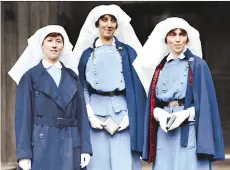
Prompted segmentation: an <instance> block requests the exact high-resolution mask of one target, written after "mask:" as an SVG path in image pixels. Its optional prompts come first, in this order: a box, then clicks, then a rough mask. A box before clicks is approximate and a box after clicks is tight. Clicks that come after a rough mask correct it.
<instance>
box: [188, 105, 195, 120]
mask: <svg viewBox="0 0 230 170" xmlns="http://www.w3.org/2000/svg"><path fill="white" fill-rule="evenodd" d="M186 110H188V111H189V118H188V121H189V122H192V121H195V107H194V106H193V107H190V108H188V109H186Z"/></svg>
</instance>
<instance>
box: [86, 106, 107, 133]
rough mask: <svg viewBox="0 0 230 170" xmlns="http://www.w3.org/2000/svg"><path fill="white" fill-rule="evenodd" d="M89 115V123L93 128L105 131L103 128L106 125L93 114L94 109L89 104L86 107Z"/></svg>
mask: <svg viewBox="0 0 230 170" xmlns="http://www.w3.org/2000/svg"><path fill="white" fill-rule="evenodd" d="M86 109H87V113H88V118H89V122H90V125H91V127H92V128H95V129H103V126H105V123H104V122H102V121H101V120H99V119H98V118H97V117H96V116H95V115H94V113H93V109H92V108H91V106H90V105H89V104H87V105H86Z"/></svg>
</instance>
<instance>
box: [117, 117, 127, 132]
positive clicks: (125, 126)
mask: <svg viewBox="0 0 230 170" xmlns="http://www.w3.org/2000/svg"><path fill="white" fill-rule="evenodd" d="M128 126H129V116H128V114H126V115H125V116H124V118H123V119H122V121H121V123H120V128H119V130H118V131H122V130H124V129H126V128H127V127H128Z"/></svg>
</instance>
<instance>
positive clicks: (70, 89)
mask: <svg viewBox="0 0 230 170" xmlns="http://www.w3.org/2000/svg"><path fill="white" fill-rule="evenodd" d="M62 66H63V67H62V77H61V82H60V84H59V88H58V90H59V92H60V96H61V98H62V100H61V101H62V105H63V107H66V106H67V105H68V104H69V102H70V101H71V100H72V98H73V97H74V95H75V93H76V92H77V80H76V79H75V78H74V77H73V76H72V74H70V73H69V71H68V70H67V68H66V67H65V66H64V65H63V64H62Z"/></svg>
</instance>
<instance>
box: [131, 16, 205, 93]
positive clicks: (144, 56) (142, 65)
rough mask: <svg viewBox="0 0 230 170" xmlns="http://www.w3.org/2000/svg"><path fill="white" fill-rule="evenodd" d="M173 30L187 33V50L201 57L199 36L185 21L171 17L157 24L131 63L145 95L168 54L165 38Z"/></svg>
mask: <svg viewBox="0 0 230 170" xmlns="http://www.w3.org/2000/svg"><path fill="white" fill-rule="evenodd" d="M175 28H182V29H184V30H185V31H186V32H187V34H188V38H189V42H188V44H187V48H188V49H189V50H190V51H191V52H192V53H193V54H194V55H197V56H199V57H202V49H201V42H200V34H199V32H198V31H197V30H196V29H195V28H193V27H192V26H190V25H189V24H188V22H187V21H185V20H184V19H182V18H178V17H172V18H167V19H166V20H164V21H161V22H159V23H158V24H157V25H156V27H155V28H154V30H153V31H152V33H151V35H150V36H149V38H148V40H147V41H146V43H145V44H144V46H143V48H142V49H141V51H140V53H139V54H138V56H137V58H136V59H135V61H134V62H133V66H134V68H135V70H136V71H137V73H138V76H139V78H140V80H141V82H142V84H143V86H144V88H145V91H146V93H148V90H149V86H150V83H151V80H152V76H153V74H154V71H155V69H156V67H157V66H158V65H159V63H160V61H161V60H162V59H163V58H164V57H165V56H166V55H167V54H169V52H170V51H169V48H168V46H167V44H166V43H165V37H166V35H167V33H168V32H169V31H171V30H173V29H175Z"/></svg>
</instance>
